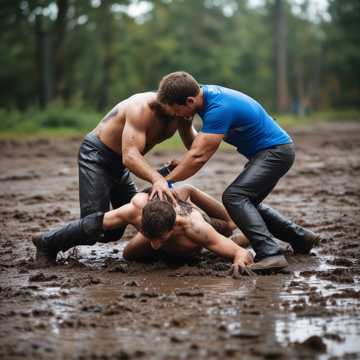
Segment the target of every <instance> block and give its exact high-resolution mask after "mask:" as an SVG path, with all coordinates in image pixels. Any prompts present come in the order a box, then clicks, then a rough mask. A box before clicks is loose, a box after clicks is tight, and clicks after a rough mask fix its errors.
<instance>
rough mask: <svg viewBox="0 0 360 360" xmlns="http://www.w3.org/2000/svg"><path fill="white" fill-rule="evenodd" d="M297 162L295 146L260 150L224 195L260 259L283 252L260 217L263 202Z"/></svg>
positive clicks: (228, 209) (240, 227)
mask: <svg viewBox="0 0 360 360" xmlns="http://www.w3.org/2000/svg"><path fill="white" fill-rule="evenodd" d="M294 159H295V150H294V145H293V144H285V145H278V146H274V147H272V148H269V149H266V150H262V151H259V152H258V153H257V154H256V155H254V156H253V157H252V158H251V159H250V160H249V162H248V163H247V164H246V165H245V168H244V170H243V171H242V172H241V174H240V175H239V176H238V177H237V178H236V179H235V181H234V182H233V183H232V184H231V185H230V186H229V187H228V188H227V189H226V190H225V192H224V193H223V196H222V200H223V203H224V206H225V207H226V209H227V211H228V213H229V215H230V217H231V218H232V220H233V221H234V222H235V224H236V225H237V226H238V227H239V229H240V230H241V231H242V232H243V233H244V234H245V236H246V237H247V238H248V239H249V241H250V244H251V246H252V247H253V249H254V250H255V252H256V258H257V259H261V258H264V257H267V256H273V255H277V254H279V253H280V249H279V246H278V244H277V243H276V240H275V238H274V236H273V235H272V233H270V231H269V229H268V227H267V226H266V223H265V221H264V219H263V217H262V215H261V212H262V206H263V205H262V204H261V202H262V201H263V200H264V199H265V198H266V196H267V195H268V194H269V193H270V192H271V191H272V189H273V188H274V187H275V185H276V184H277V182H278V181H279V179H280V178H281V177H282V176H283V175H284V174H285V173H286V172H287V171H288V170H289V169H290V167H291V165H292V164H293V162H294Z"/></svg>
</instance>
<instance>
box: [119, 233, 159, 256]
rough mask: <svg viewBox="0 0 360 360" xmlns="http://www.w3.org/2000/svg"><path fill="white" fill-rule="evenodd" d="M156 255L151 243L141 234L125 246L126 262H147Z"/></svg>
mask: <svg viewBox="0 0 360 360" xmlns="http://www.w3.org/2000/svg"><path fill="white" fill-rule="evenodd" d="M155 255H156V250H154V249H153V248H152V247H151V245H150V241H149V240H147V239H146V237H145V236H144V235H143V234H141V233H140V232H139V233H137V234H136V235H135V236H134V237H133V238H132V239H131V240H130V241H129V242H128V243H127V245H126V246H125V249H124V252H123V257H124V259H126V260H132V261H136V260H146V259H150V258H153V257H154V256H155Z"/></svg>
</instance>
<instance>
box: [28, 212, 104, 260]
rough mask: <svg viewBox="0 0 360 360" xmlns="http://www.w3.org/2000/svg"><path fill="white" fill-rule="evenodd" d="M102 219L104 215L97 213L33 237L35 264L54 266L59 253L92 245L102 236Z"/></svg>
mask: <svg viewBox="0 0 360 360" xmlns="http://www.w3.org/2000/svg"><path fill="white" fill-rule="evenodd" d="M103 218H104V213H103V212H97V213H94V214H90V215H88V216H85V217H84V218H82V219H80V220H75V221H71V222H70V223H68V224H66V225H64V226H63V227H61V228H59V229H55V230H51V231H49V232H47V233H46V234H44V235H40V236H36V237H34V238H33V239H32V241H33V243H34V245H35V246H36V262H37V264H38V265H40V266H46V265H50V264H54V263H55V262H56V257H57V254H58V252H59V251H66V250H69V249H70V248H72V247H74V246H76V245H94V244H95V243H96V242H97V241H99V240H100V239H101V235H102V234H103V229H102V225H103Z"/></svg>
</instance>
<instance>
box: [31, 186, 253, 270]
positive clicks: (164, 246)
mask: <svg viewBox="0 0 360 360" xmlns="http://www.w3.org/2000/svg"><path fill="white" fill-rule="evenodd" d="M176 194H177V197H178V205H176V207H174V206H173V205H172V204H171V203H170V202H168V201H165V200H158V199H155V200H151V201H150V200H149V195H148V194H147V193H138V194H137V195H135V196H134V197H133V198H132V199H131V201H130V203H128V204H126V205H123V206H121V207H120V208H118V209H115V210H111V211H108V212H106V213H105V214H104V213H95V214H91V215H88V217H89V219H88V221H86V219H87V217H85V218H84V219H83V220H85V221H84V231H85V232H86V233H87V234H88V236H89V237H90V238H92V237H93V238H95V239H96V240H98V238H100V237H101V236H103V234H104V232H106V231H109V230H113V229H116V228H118V227H120V226H124V225H127V224H132V225H133V226H135V227H136V228H137V229H138V230H139V232H138V233H137V234H136V235H135V236H134V238H132V239H131V240H130V241H129V243H128V244H127V246H126V247H125V249H124V254H123V256H124V258H125V259H126V260H144V259H149V258H151V257H154V256H156V255H157V254H158V253H159V250H160V249H161V250H162V252H163V253H165V254H167V255H170V256H173V257H174V256H176V257H189V256H192V255H194V254H196V253H199V252H200V251H201V249H202V248H206V249H208V250H210V251H212V252H214V253H216V254H218V255H219V256H222V257H225V258H228V259H230V260H232V262H233V266H232V274H233V276H234V277H238V276H239V275H240V274H241V272H242V271H243V270H244V268H245V267H250V268H251V266H252V264H253V258H252V255H251V253H250V252H249V251H247V250H245V249H244V248H242V247H240V246H239V245H237V244H236V243H235V242H233V241H231V240H230V239H228V238H226V237H224V236H223V235H221V234H220V233H219V232H218V231H216V230H215V228H214V227H213V226H212V225H210V223H211V224H213V225H214V226H215V227H216V228H217V229H218V230H219V231H221V232H222V233H224V234H226V235H229V234H231V233H232V231H233V230H234V229H235V228H236V226H235V224H234V223H233V222H232V220H231V219H230V217H229V215H228V214H227V212H226V210H225V208H224V206H223V205H222V204H221V203H220V202H218V201H217V200H215V199H213V198H212V197H210V196H209V195H207V194H205V193H203V192H202V191H200V190H198V189H196V188H195V187H193V186H189V185H185V186H183V187H181V188H179V189H177V190H176ZM192 204H194V205H195V206H193V205H192ZM200 209H201V210H200ZM201 211H204V212H205V213H206V215H204V214H202V213H201ZM207 216H208V217H209V218H207ZM94 219H95V220H96V221H94ZM76 221H79V220H76ZM209 222H210V223H209ZM87 224H88V225H89V226H87ZM54 231H56V230H54ZM45 236H46V234H45ZM238 239H239V240H240V241H241V240H242V241H243V242H245V243H246V238H245V237H243V239H241V237H240V238H239V237H238ZM34 244H35V246H36V248H37V260H38V261H40V262H44V261H45V262H48V261H50V260H52V261H56V256H57V253H58V252H59V251H60V250H63V249H64V246H63V244H62V243H61V241H60V242H59V243H52V244H53V246H52V248H44V247H43V246H42V244H43V242H41V241H40V242H39V241H36V240H34Z"/></svg>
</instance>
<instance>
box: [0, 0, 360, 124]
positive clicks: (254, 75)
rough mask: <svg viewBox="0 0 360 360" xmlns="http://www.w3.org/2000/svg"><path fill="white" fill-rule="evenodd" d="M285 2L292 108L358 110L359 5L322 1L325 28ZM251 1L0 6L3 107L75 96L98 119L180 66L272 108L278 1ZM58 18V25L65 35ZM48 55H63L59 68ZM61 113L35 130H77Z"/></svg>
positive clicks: (14, 0)
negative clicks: (141, 9)
mask: <svg viewBox="0 0 360 360" xmlns="http://www.w3.org/2000/svg"><path fill="white" fill-rule="evenodd" d="M282 1H283V3H284V5H285V6H284V9H285V15H286V23H287V36H286V44H285V45H286V48H287V55H288V57H287V58H288V74H287V75H288V87H289V89H290V98H291V100H290V101H291V103H292V104H293V105H294V106H293V107H294V108H295V107H296V106H297V104H298V103H299V102H302V103H303V107H304V111H306V110H307V109H308V108H310V109H324V108H325V109H326V108H330V107H333V106H337V107H342V106H347V107H349V106H356V107H358V106H359V105H360V104H359V99H360V90H359V88H360V84H359V79H360V73H359V69H360V47H359V42H360V38H359V36H360V35H359V34H360V28H359V27H360V9H359V8H360V6H359V4H360V2H359V0H328V1H329V13H330V18H329V19H328V20H326V21H323V20H321V19H317V20H316V19H314V18H313V17H310V16H308V8H309V5H310V3H311V2H310V1H302V2H299V1H297V2H296V3H297V4H299V3H301V4H302V6H301V10H300V11H298V12H294V11H293V10H292V9H293V4H294V3H295V2H294V1H292V0H282ZM61 3H68V4H69V6H68V8H66V9H65V10H66V11H65V12H64V17H63V18H60V19H59V16H60V15H59V14H62V12H60V11H58V12H54V11H53V10H52V9H54V8H55V9H56V6H58V5H59V4H61ZM140 3H146V4H148V5H149V11H148V12H147V13H145V14H143V15H141V16H139V17H137V18H134V17H133V16H130V15H131V14H129V13H128V12H127V11H126V9H127V6H128V5H129V4H140ZM251 3H252V2H250V1H245V0H194V1H190V0H147V1H139V0H116V1H115V0H106V1H104V0H103V1H87V0H77V1H74V0H68V2H59V1H55V0H49V1H35V0H3V1H2V6H1V17H0V20H1V21H0V26H1V41H0V107H3V108H7V109H14V108H17V109H21V110H25V109H33V108H34V107H37V106H39V105H41V104H44V103H46V102H47V101H48V99H47V98H49V99H50V103H53V102H54V101H58V100H59V99H60V100H62V101H63V102H64V103H65V104H69V103H70V104H71V103H73V102H74V99H76V101H78V100H79V99H80V101H81V102H82V103H84V104H86V106H87V107H88V108H91V109H92V110H94V111H101V112H105V111H106V110H107V109H108V108H109V107H111V106H113V105H114V104H115V103H116V102H118V101H119V100H120V99H124V98H126V97H128V96H129V95H131V94H134V93H136V92H142V91H148V90H153V89H156V88H157V85H158V82H159V80H160V79H161V77H162V76H163V75H165V74H166V73H169V72H172V71H175V70H179V69H183V70H186V71H188V72H191V73H192V74H193V75H194V76H195V77H196V78H197V79H198V80H199V81H200V82H202V83H218V84H222V85H224V86H228V87H232V88H235V89H239V90H241V91H244V92H245V93H248V94H249V95H251V96H253V97H254V98H256V99H258V100H259V101H260V102H261V103H262V104H264V105H265V107H266V108H267V109H268V110H273V105H274V103H275V91H274V89H275V66H274V22H275V18H274V4H275V1H274V0H266V1H264V5H261V6H257V7H253V6H251ZM59 20H61V21H63V22H64V24H65V32H64V37H63V38H62V37H61V36H59V34H60V35H61V32H59V28H58V25H59V23H60V21H59ZM25 38H26V39H27V41H24V39H25ZM45 40H46V41H48V42H46V41H45ZM44 41H45V42H44ZM46 44H47V45H46ZM55 48H60V50H61V51H59V53H60V55H61V54H63V55H64V57H63V59H62V58H60V60H61V61H59V59H57V58H56V54H57V52H56V51H55ZM45 55H46V56H47V57H46V56H45ZM45 58H46V59H47V60H46V59H45ZM44 64H47V67H46V66H44ZM62 67H63V68H62ZM45 68H46V69H45ZM62 70H64V71H63V75H62V77H61V76H60V77H59V75H58V74H59V73H60V74H62V72H61V71H62ZM59 79H60V80H59ZM59 87H60V88H62V87H63V91H62V92H61V93H59V92H58V91H57V89H58V88H59ZM45 95H46V96H45ZM44 97H45V100H44ZM50 107H52V108H53V105H51V106H50ZM50 110H51V109H50ZM50 110H47V111H50ZM27 111H30V112H31V111H32V110H27ZM61 112H62V113H63V117H62V118H61V119H59V118H58V117H57V114H54V115H51V114H47V117H46V120H43V121H44V123H42V124H45V125H46V126H51V127H53V126H66V127H69V126H73V127H74V128H76V129H78V128H79V126H82V125H79V120H78V119H73V118H72V115H71V114H65V113H64V111H61ZM31 118H32V117H31ZM37 121H39V122H41V121H42V120H37ZM55 124H57V125H55ZM0 126H1V127H2V128H3V127H4V125H0ZM24 126H25V125H24ZM28 126H30V125H28ZM36 126H38V124H36ZM30 127H31V126H30Z"/></svg>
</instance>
